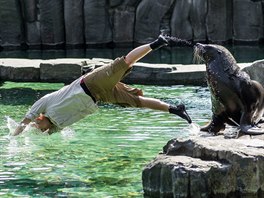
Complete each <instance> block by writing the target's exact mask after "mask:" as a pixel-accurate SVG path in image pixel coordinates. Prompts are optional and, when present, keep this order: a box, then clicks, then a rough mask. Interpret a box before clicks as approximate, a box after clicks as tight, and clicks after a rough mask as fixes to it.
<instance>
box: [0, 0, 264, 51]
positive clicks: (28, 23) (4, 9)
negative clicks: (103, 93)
mask: <svg viewBox="0 0 264 198" xmlns="http://www.w3.org/2000/svg"><path fill="white" fill-rule="evenodd" d="M263 20H264V12H263V0H234V1H230V0H222V1H215V0H167V1H162V0H109V1H105V0H97V1H96V0H76V1H74V0H56V1H54V0H38V1H36V0H23V1H22V0H2V1H1V6H0V27H1V28H0V48H3V47H4V48H5V49H9V48H15V49H17V48H18V49H21V48H23V49H25V48H26V49H27V47H28V48H30V49H31V48H33V49H35V48H37V49H42V47H43V46H44V47H45V48H54V47H56V48H61V49H64V48H65V44H66V47H67V48H80V47H83V48H85V47H86V48H87V46H88V47H90V46H94V45H96V46H100V47H101V46H110V47H113V46H118V47H123V46H126V47H128V46H129V47H130V46H131V45H133V44H136V45H137V44H142V43H147V42H150V41H153V40H154V39H156V38H157V36H158V35H159V34H160V33H161V32H164V33H166V34H169V35H173V36H177V37H180V38H182V39H187V40H190V41H195V42H200V41H203V42H208V41H209V42H213V43H220V44H221V43H226V42H247V43H257V42H261V41H263V39H264V35H263V32H264V30H263V23H264V22H263ZM25 44H27V45H25ZM114 44H116V45H114Z"/></svg>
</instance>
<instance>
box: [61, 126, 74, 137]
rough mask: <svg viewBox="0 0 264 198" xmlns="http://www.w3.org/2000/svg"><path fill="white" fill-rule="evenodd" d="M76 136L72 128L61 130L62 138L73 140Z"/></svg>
mask: <svg viewBox="0 0 264 198" xmlns="http://www.w3.org/2000/svg"><path fill="white" fill-rule="evenodd" d="M74 135H75V131H74V130H73V129H71V128H70V127H65V128H64V129H62V130H61V136H62V137H63V138H64V139H71V138H73V137H74Z"/></svg>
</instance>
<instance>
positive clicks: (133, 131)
mask: <svg viewBox="0 0 264 198" xmlns="http://www.w3.org/2000/svg"><path fill="white" fill-rule="evenodd" d="M62 86H63V84H51V83H34V84H33V83H13V82H6V83H4V84H3V85H2V86H1V89H0V148H1V150H0V196H1V197H94V198H100V197H104V198H105V197H126V198H127V197H143V192H142V183H141V172H142V170H143V168H144V166H145V165H146V164H147V163H148V162H150V161H151V160H152V159H153V158H154V157H155V156H156V155H157V154H158V153H159V152H160V151H161V150H162V147H163V146H164V145H165V144H166V143H167V141H168V140H170V139H171V138H175V137H186V136H189V135H190V133H191V132H192V131H191V127H190V126H189V125H188V124H187V123H186V122H185V121H184V120H182V119H180V118H178V117H175V116H173V115H171V114H166V113H163V112H159V111H153V110H147V109H136V108H122V107H118V106H115V105H108V104H100V107H101V108H100V109H99V111H98V112H96V113H95V114H93V115H90V116H88V117H86V118H85V119H83V120H81V121H79V122H78V123H75V124H74V125H72V126H70V127H69V128H66V129H65V130H63V131H62V132H61V133H56V134H53V135H51V136H48V135H43V134H38V133H37V132H36V131H34V130H33V131H30V132H28V133H25V134H22V135H21V136H18V137H11V136H9V135H8V134H9V129H10V127H12V126H10V125H12V124H15V122H18V121H20V119H21V118H22V117H23V115H24V113H25V112H26V111H27V110H28V108H29V107H30V106H31V104H33V102H34V101H35V100H37V99H38V98H39V97H41V96H42V95H45V94H47V93H49V92H51V91H54V90H57V89H59V88H60V87H62ZM137 87H140V88H142V89H143V90H144V93H145V96H149V97H155V98H159V99H161V100H163V101H166V102H169V103H171V104H179V103H181V102H183V103H184V104H185V105H186V107H187V109H188V113H189V115H190V116H191V118H192V119H193V121H194V123H196V124H200V125H201V124H204V123H206V122H207V121H208V120H209V119H210V116H211V110H210V108H211V104H210V93H209V91H208V89H207V88H204V87H195V86H194V87H192V86H188V87H187V86H170V87H161V86H141V85H140V86H137ZM8 117H9V118H8ZM7 119H8V121H9V122H7ZM7 124H9V125H7Z"/></svg>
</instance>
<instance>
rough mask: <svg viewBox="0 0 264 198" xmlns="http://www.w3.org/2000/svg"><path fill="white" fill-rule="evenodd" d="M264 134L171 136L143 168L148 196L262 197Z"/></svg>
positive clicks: (263, 182)
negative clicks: (181, 137) (180, 137)
mask: <svg viewBox="0 0 264 198" xmlns="http://www.w3.org/2000/svg"><path fill="white" fill-rule="evenodd" d="M263 170H264V136H263V135H262V136H254V137H253V138H251V137H250V136H242V137H241V138H239V139H227V138H224V136H223V135H219V136H207V137H206V136H193V137H191V138H186V139H172V140H170V141H169V142H168V143H167V144H166V145H165V146H164V148H163V152H162V153H161V154H159V155H158V156H157V157H156V158H155V159H154V160H153V161H152V162H150V163H149V164H148V165H147V166H146V167H145V168H144V170H143V173H142V180H143V189H144V195H145V197H263V195H264V172H263Z"/></svg>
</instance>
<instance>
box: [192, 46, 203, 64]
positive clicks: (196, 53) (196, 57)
mask: <svg viewBox="0 0 264 198" xmlns="http://www.w3.org/2000/svg"><path fill="white" fill-rule="evenodd" d="M201 53H202V52H201V50H200V49H199V48H198V47H195V48H194V52H193V62H194V63H197V64H200V63H202V62H203V61H204V59H203V58H202V56H201V55H200V54H201Z"/></svg>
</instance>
